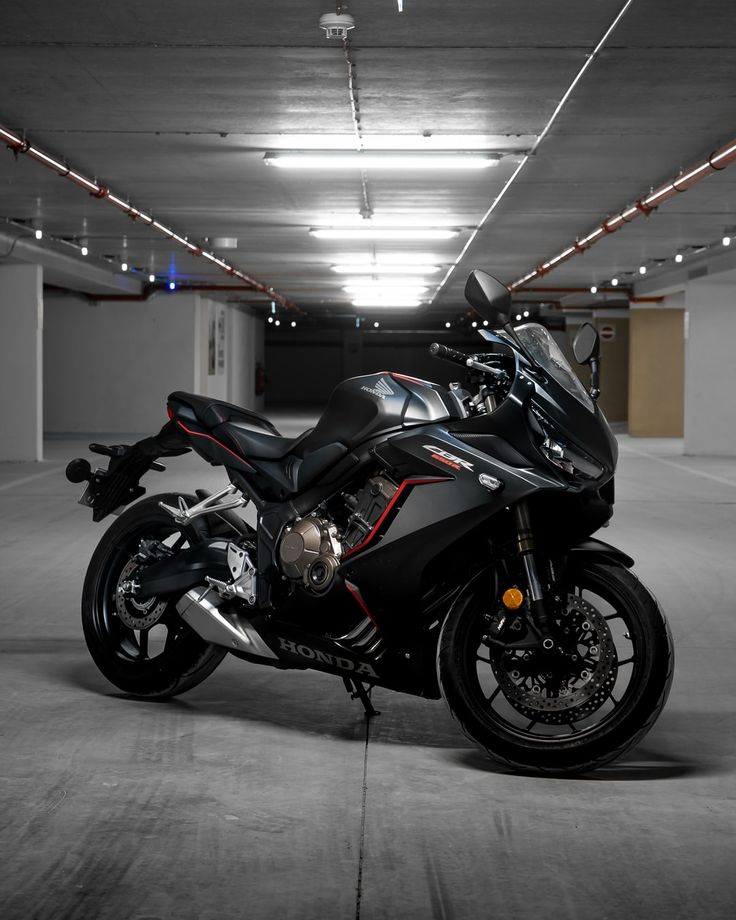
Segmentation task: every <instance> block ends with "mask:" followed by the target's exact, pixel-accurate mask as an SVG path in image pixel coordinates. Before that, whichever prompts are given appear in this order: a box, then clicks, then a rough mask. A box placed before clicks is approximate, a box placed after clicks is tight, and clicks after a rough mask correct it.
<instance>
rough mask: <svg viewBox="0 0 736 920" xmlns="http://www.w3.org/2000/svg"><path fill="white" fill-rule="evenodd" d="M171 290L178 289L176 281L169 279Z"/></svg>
mask: <svg viewBox="0 0 736 920" xmlns="http://www.w3.org/2000/svg"><path fill="white" fill-rule="evenodd" d="M169 290H170V291H175V290H176V281H169Z"/></svg>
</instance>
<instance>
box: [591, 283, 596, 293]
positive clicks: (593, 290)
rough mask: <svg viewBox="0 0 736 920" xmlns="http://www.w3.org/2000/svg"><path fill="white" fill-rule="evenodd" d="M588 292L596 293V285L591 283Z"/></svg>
mask: <svg viewBox="0 0 736 920" xmlns="http://www.w3.org/2000/svg"><path fill="white" fill-rule="evenodd" d="M590 293H591V294H597V293H598V287H597V285H595V284H591V286H590Z"/></svg>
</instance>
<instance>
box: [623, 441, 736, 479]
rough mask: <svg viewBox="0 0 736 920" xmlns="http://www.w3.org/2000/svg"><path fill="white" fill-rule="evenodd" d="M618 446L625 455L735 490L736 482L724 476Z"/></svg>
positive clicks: (632, 448)
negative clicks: (633, 455)
mask: <svg viewBox="0 0 736 920" xmlns="http://www.w3.org/2000/svg"><path fill="white" fill-rule="evenodd" d="M619 446H620V449H621V450H622V451H624V452H625V453H630V454H636V455H637V456H639V457H646V459H647V460H654V461H655V462H656V463H661V464H663V465H664V466H671V467H672V469H675V470H680V471H682V472H683V473H692V475H693V476H700V478H701V479H710V480H711V481H712V482H718V483H720V484H721V485H724V486H731V487H732V488H734V489H736V480H733V479H726V477H725V476H716V475H715V474H714V473H706V472H704V471H703V470H695V469H693V468H692V467H691V466H686V465H685V464H683V463H675V461H674V460H665V458H664V457H658V456H657V455H656V454H650V453H647V451H645V450H637V449H636V448H635V447H629V445H628V444H621V445H619Z"/></svg>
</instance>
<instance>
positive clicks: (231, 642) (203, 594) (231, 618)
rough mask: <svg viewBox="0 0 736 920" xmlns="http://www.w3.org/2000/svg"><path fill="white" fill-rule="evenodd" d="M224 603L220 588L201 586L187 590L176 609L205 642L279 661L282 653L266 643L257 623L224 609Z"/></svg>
mask: <svg viewBox="0 0 736 920" xmlns="http://www.w3.org/2000/svg"><path fill="white" fill-rule="evenodd" d="M224 603H225V601H224V600H223V599H222V598H221V597H220V595H219V594H218V593H217V591H214V590H213V589H212V588H206V587H204V586H203V585H200V586H199V587H197V588H192V589H191V590H190V591H187V593H186V594H185V595H184V596H183V597H182V598H181V600H180V601H179V602H178V603H177V605H176V609H177V611H178V612H179V615H180V616H181V618H182V619H183V620H185V621H186V622H187V623H188V624H189V625H190V626H191V627H192V629H193V630H194V631H195V632H196V633H197V635H198V636H200V637H201V638H202V639H204V640H205V642H211V643H212V644H213V645H224V646H226V647H227V648H234V649H237V651H239V652H246V653H247V654H248V655H254V656H256V657H258V658H268V659H271V660H278V655H275V654H274V653H273V652H272V651H271V649H270V648H269V647H268V646H267V645H266V643H265V642H264V640H263V639H262V638H261V636H260V634H259V633H258V632H257V631H256V629H255V627H254V626H253V624H252V623H251V622H250V621H249V620H247V619H246V618H245V617H244V616H242V615H240V614H238V613H230V612H227V611H224V610H222V609H221V606H222V605H223V604H224Z"/></svg>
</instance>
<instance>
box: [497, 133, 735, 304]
mask: <svg viewBox="0 0 736 920" xmlns="http://www.w3.org/2000/svg"><path fill="white" fill-rule="evenodd" d="M734 160H736V139H734V140H732V141H729V143H728V144H725V145H724V146H723V147H720V148H719V149H718V150H715V151H714V152H713V153H711V154H710V156H709V157H708V158H707V159H706V160H704V161H703V162H702V163H700V164H699V165H698V166H694V167H693V168H692V169H689V170H687V171H686V172H681V173H679V174H678V175H677V176H675V178H674V179H671V180H670V181H669V182H665V184H664V185H661V186H660V187H659V188H657V189H655V190H654V191H652V192H650V193H649V194H648V195H644V196H642V197H641V198H637V200H636V201H635V202H634V203H633V204H630V205H629V206H628V207H626V208H624V210H623V211H620V212H619V213H618V214H615V215H614V216H613V217H608V218H606V220H604V221H603V222H602V223H601V224H599V225H598V226H597V227H596V228H595V229H594V230H592V231H591V232H590V233H589V234H588V235H587V236H584V237H583V238H582V239H577V240H575V241H574V242H573V243H571V244H570V245H569V246H568V247H567V248H566V249H563V250H562V252H560V253H558V254H557V255H556V256H553V258H551V259H548V260H547V261H546V262H542V264H541V265H538V266H537V267H536V268H535V269H534V270H533V271H531V272H529V273H528V274H527V275H524V277H523V278H519V279H517V280H516V281H514V282H512V283H511V284H509V286H508V288H509V290H510V291H518V290H525V287H524V286H525V285H527V284H529V282H530V281H534V280H535V279H536V278H541V277H542V276H543V275H546V274H548V273H549V272H551V271H552V269H553V268H556V267H557V266H558V265H561V264H562V263H563V262H566V261H567V260H568V259H571V258H572V257H573V256H574V255H578V254H579V253H582V252H585V251H586V250H588V249H590V247H591V246H592V245H593V244H594V243H597V242H598V241H599V240H602V239H603V238H604V237H605V236H607V235H608V234H610V233H615V232H616V231H617V230H620V229H621V227H623V226H624V225H625V224H628V223H631V221H632V220H634V219H635V218H637V217H641V216H642V215H644V216H648V215H649V214H651V213H652V211H654V210H655V208H658V207H659V205H660V204H662V203H663V202H665V201H667V200H668V199H670V198H674V197H675V195H678V194H680V193H681V192H686V191H687V190H688V189H689V188H692V187H693V186H694V185H696V184H697V183H698V182H700V181H701V180H703V179H705V178H706V176H710V175H711V174H712V173H714V172H720V170H722V169H725V168H726V167H727V166H729V165H730V164H731V163H733V161H734Z"/></svg>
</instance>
